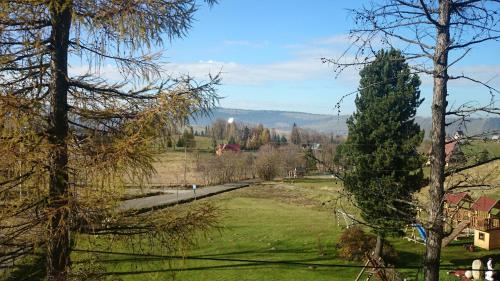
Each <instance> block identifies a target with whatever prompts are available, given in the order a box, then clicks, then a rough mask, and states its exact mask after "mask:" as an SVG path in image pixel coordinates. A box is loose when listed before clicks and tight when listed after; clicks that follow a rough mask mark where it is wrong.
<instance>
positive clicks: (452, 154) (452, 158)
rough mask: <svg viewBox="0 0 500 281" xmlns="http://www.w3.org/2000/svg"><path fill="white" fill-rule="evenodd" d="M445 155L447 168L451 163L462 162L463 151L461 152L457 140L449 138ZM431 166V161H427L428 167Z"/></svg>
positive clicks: (445, 145)
mask: <svg viewBox="0 0 500 281" xmlns="http://www.w3.org/2000/svg"><path fill="white" fill-rule="evenodd" d="M427 154H428V155H430V154H431V149H429V151H428V153H427ZM444 155H445V158H444V160H445V162H446V166H448V164H450V163H454V162H460V161H461V160H462V159H463V157H460V156H463V153H462V151H460V143H459V142H458V141H457V140H455V139H452V138H447V139H446V141H445V144H444ZM430 164H431V162H430V159H429V160H428V161H427V165H430Z"/></svg>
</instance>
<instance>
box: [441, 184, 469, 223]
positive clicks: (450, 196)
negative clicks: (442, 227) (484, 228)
mask: <svg viewBox="0 0 500 281" xmlns="http://www.w3.org/2000/svg"><path fill="white" fill-rule="evenodd" d="M473 202H474V201H473V200H472V198H471V197H470V195H469V194H468V193H467V192H458V193H447V194H446V195H445V196H444V213H445V215H446V217H447V218H448V220H449V223H450V225H451V226H453V227H455V226H456V225H458V224H459V223H461V222H462V221H470V220H471V217H472V216H473V211H472V210H471V206H472V204H473Z"/></svg>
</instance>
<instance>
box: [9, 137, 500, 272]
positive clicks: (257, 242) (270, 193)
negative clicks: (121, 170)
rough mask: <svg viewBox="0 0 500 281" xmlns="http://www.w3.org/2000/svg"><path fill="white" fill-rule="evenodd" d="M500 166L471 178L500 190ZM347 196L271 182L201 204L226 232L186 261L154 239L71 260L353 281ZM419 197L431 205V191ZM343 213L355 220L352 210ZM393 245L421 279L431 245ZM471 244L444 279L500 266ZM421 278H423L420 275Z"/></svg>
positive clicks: (172, 161)
mask: <svg viewBox="0 0 500 281" xmlns="http://www.w3.org/2000/svg"><path fill="white" fill-rule="evenodd" d="M495 147H496V146H495ZM162 157H163V158H162ZM183 157H184V153H183V152H168V153H167V154H163V155H160V158H158V159H159V162H158V163H157V164H156V165H159V166H158V167H157V169H158V170H159V175H160V176H165V175H166V174H169V175H175V174H181V172H179V171H182V172H183V166H181V167H180V168H179V166H180V165H179V163H183V160H184V158H183ZM176 166H177V168H176ZM499 167H500V161H496V162H493V163H489V164H487V165H483V166H480V167H476V168H473V169H470V170H469V171H467V172H466V173H468V174H469V175H475V176H477V177H482V176H487V175H488V178H489V182H493V183H494V182H497V183H498V182H500V173H499V172H498V171H499V170H500V168H499ZM175 169H177V170H175ZM162 172H163V173H164V174H163V173H162ZM160 173H161V174H160ZM167 180H168V177H166V176H165V177H163V178H159V179H158V183H161V184H165V182H166V181H167ZM341 190H342V186H341V182H340V181H338V180H336V179H334V178H324V177H323V178H305V179H295V180H285V181H276V182H266V183H264V184H261V185H258V186H252V187H249V188H244V189H241V190H238V191H233V192H230V193H226V194H222V195H219V196H217V197H213V198H208V199H204V200H200V201H205V200H208V201H211V202H213V203H214V204H216V205H217V206H218V207H219V208H221V209H222V210H223V214H222V217H221V226H222V228H221V229H219V230H214V231H212V232H210V233H206V234H205V235H200V236H199V237H197V241H198V243H197V245H196V246H194V247H193V248H191V250H189V251H186V252H183V253H182V254H183V257H184V258H185V259H180V256H174V257H172V256H169V254H171V253H164V252H161V251H159V250H158V248H159V247H157V246H158V245H156V244H155V241H154V240H153V241H144V243H141V244H135V245H130V244H128V243H125V242H124V241H108V240H102V239H97V238H94V237H82V236H81V237H80V238H79V239H78V240H77V244H76V248H77V249H89V250H93V251H103V252H107V253H102V252H101V253H97V252H96V253H90V254H89V253H82V252H79V251H75V252H74V253H73V257H72V259H73V261H74V265H75V266H76V267H78V266H79V265H81V264H83V263H82V262H86V261H89V260H92V261H93V263H92V264H93V266H95V267H97V268H98V267H101V266H102V267H104V268H105V270H106V272H107V274H108V275H109V280H116V279H113V278H115V277H118V278H120V279H122V280H189V281H191V280H353V279H354V277H355V276H356V275H357V273H358V272H359V270H360V268H359V266H360V265H361V263H359V262H349V261H345V260H344V259H342V258H341V257H339V256H338V250H337V248H336V244H337V241H338V238H339V236H340V234H341V232H342V230H343V220H342V219H340V220H337V218H336V216H335V215H334V212H333V210H334V209H335V207H336V206H335V205H334V202H335V199H337V198H338V197H339V194H340V193H339V192H340V191H341ZM480 194H489V195H490V196H494V197H497V198H500V191H499V190H486V191H484V190H482V191H473V197H475V198H477V197H478V196H479V195H480ZM419 195H420V197H421V199H422V200H425V198H426V197H427V189H423V190H422V191H421V192H420V193H419ZM191 204H197V203H196V202H195V203H191ZM344 207H346V209H347V210H348V211H349V212H351V213H353V214H355V213H356V210H354V209H353V208H352V207H351V208H349V206H348V205H344ZM390 242H391V243H392V245H393V246H394V247H395V248H396V250H397V251H398V253H399V257H400V259H399V262H398V263H397V264H396V266H397V267H399V268H400V272H402V273H403V274H405V276H406V277H407V278H408V280H415V278H416V276H417V272H418V269H417V268H420V267H421V261H422V255H423V253H424V251H425V249H424V246H423V245H420V244H414V243H411V242H408V241H406V240H404V239H402V238H391V239H390ZM464 243H471V241H465V242H454V243H452V245H450V246H448V247H446V248H445V249H444V250H443V255H442V259H441V264H442V272H441V280H456V279H454V278H453V277H448V276H447V275H446V271H448V270H450V269H453V268H457V267H460V268H467V267H470V264H471V262H472V260H473V259H476V258H482V259H483V260H484V259H486V258H487V257H489V256H493V257H494V258H495V259H496V261H499V260H500V250H495V251H489V252H488V251H483V250H478V251H476V252H473V253H469V252H466V251H465V249H464V248H463V246H462V244H464ZM132 248H134V249H135V251H134V249H132ZM139 248H142V249H143V251H142V253H143V254H142V255H132V254H130V253H132V252H137V249H139ZM111 252H112V253H111ZM37 262H38V263H37ZM26 263H27V265H26V266H22V267H19V270H18V271H17V272H16V274H15V275H14V277H12V278H10V279H7V280H23V279H22V278H23V277H26V274H28V273H29V272H30V271H31V270H33V271H34V272H35V275H33V276H30V277H27V278H25V279H24V280H43V278H42V277H40V276H43V272H42V273H40V272H41V271H43V269H40V268H43V265H44V263H43V261H41V260H38V259H37V258H36V257H34V258H33V260H30V261H27V262H26ZM31 264H34V266H32V265H31ZM497 269H500V267H497ZM37 276H38V277H40V278H38V277H37ZM418 276H419V279H421V278H422V274H421V272H420V273H419V275H418ZM0 280H1V279H0Z"/></svg>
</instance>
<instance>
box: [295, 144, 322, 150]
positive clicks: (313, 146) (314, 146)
mask: <svg viewBox="0 0 500 281" xmlns="http://www.w3.org/2000/svg"><path fill="white" fill-rule="evenodd" d="M300 146H301V147H302V148H303V149H312V150H320V149H321V144H319V143H303V144H301V145H300Z"/></svg>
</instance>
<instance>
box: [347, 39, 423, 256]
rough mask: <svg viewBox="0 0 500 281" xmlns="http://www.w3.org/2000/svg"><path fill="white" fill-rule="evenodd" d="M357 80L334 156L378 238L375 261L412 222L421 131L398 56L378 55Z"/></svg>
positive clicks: (414, 92) (413, 86) (413, 92)
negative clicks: (344, 135) (342, 138)
mask: <svg viewBox="0 0 500 281" xmlns="http://www.w3.org/2000/svg"><path fill="white" fill-rule="evenodd" d="M360 76H361V80H360V86H359V94H358V96H357V97H356V101H355V103H356V112H355V113H354V114H353V115H352V116H351V117H350V118H349V119H348V121H347V125H348V129H349V134H348V138H347V141H346V142H345V144H343V145H342V148H341V149H339V150H338V152H340V153H341V161H342V163H343V164H344V165H346V167H345V168H346V172H345V181H344V186H345V188H346V189H347V191H348V192H350V193H351V194H352V195H353V196H354V199H355V202H356V205H357V206H358V207H359V208H360V210H361V216H362V218H363V219H364V220H365V221H366V222H367V223H368V224H370V225H371V226H372V227H373V231H374V232H375V233H376V234H377V247H376V249H375V254H376V255H378V256H380V255H381V254H382V246H383V239H384V237H386V236H388V235H398V234H402V229H403V228H404V226H405V225H406V224H408V223H411V222H413V221H414V219H415V209H414V207H413V205H411V204H409V203H410V201H411V200H412V194H413V193H414V192H415V191H417V190H418V189H419V187H420V186H421V183H422V180H423V173H422V164H423V158H422V157H421V156H420V155H419V154H418V153H417V146H418V145H419V144H420V143H421V142H422V140H423V132H422V131H421V130H420V127H419V125H418V124H416V123H415V114H416V111H417V108H418V107H419V105H420V104H421V103H422V101H423V99H421V98H420V90H419V86H420V79H419V78H418V76H417V75H414V74H411V73H410V69H409V67H408V65H407V63H406V62H405V58H404V57H403V56H402V55H401V53H400V51H397V50H394V49H392V50H389V51H383V50H382V51H380V52H379V53H378V54H377V56H376V59H375V60H374V61H373V62H372V63H370V64H369V65H367V66H365V67H364V68H363V69H362V70H361V72H360Z"/></svg>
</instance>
